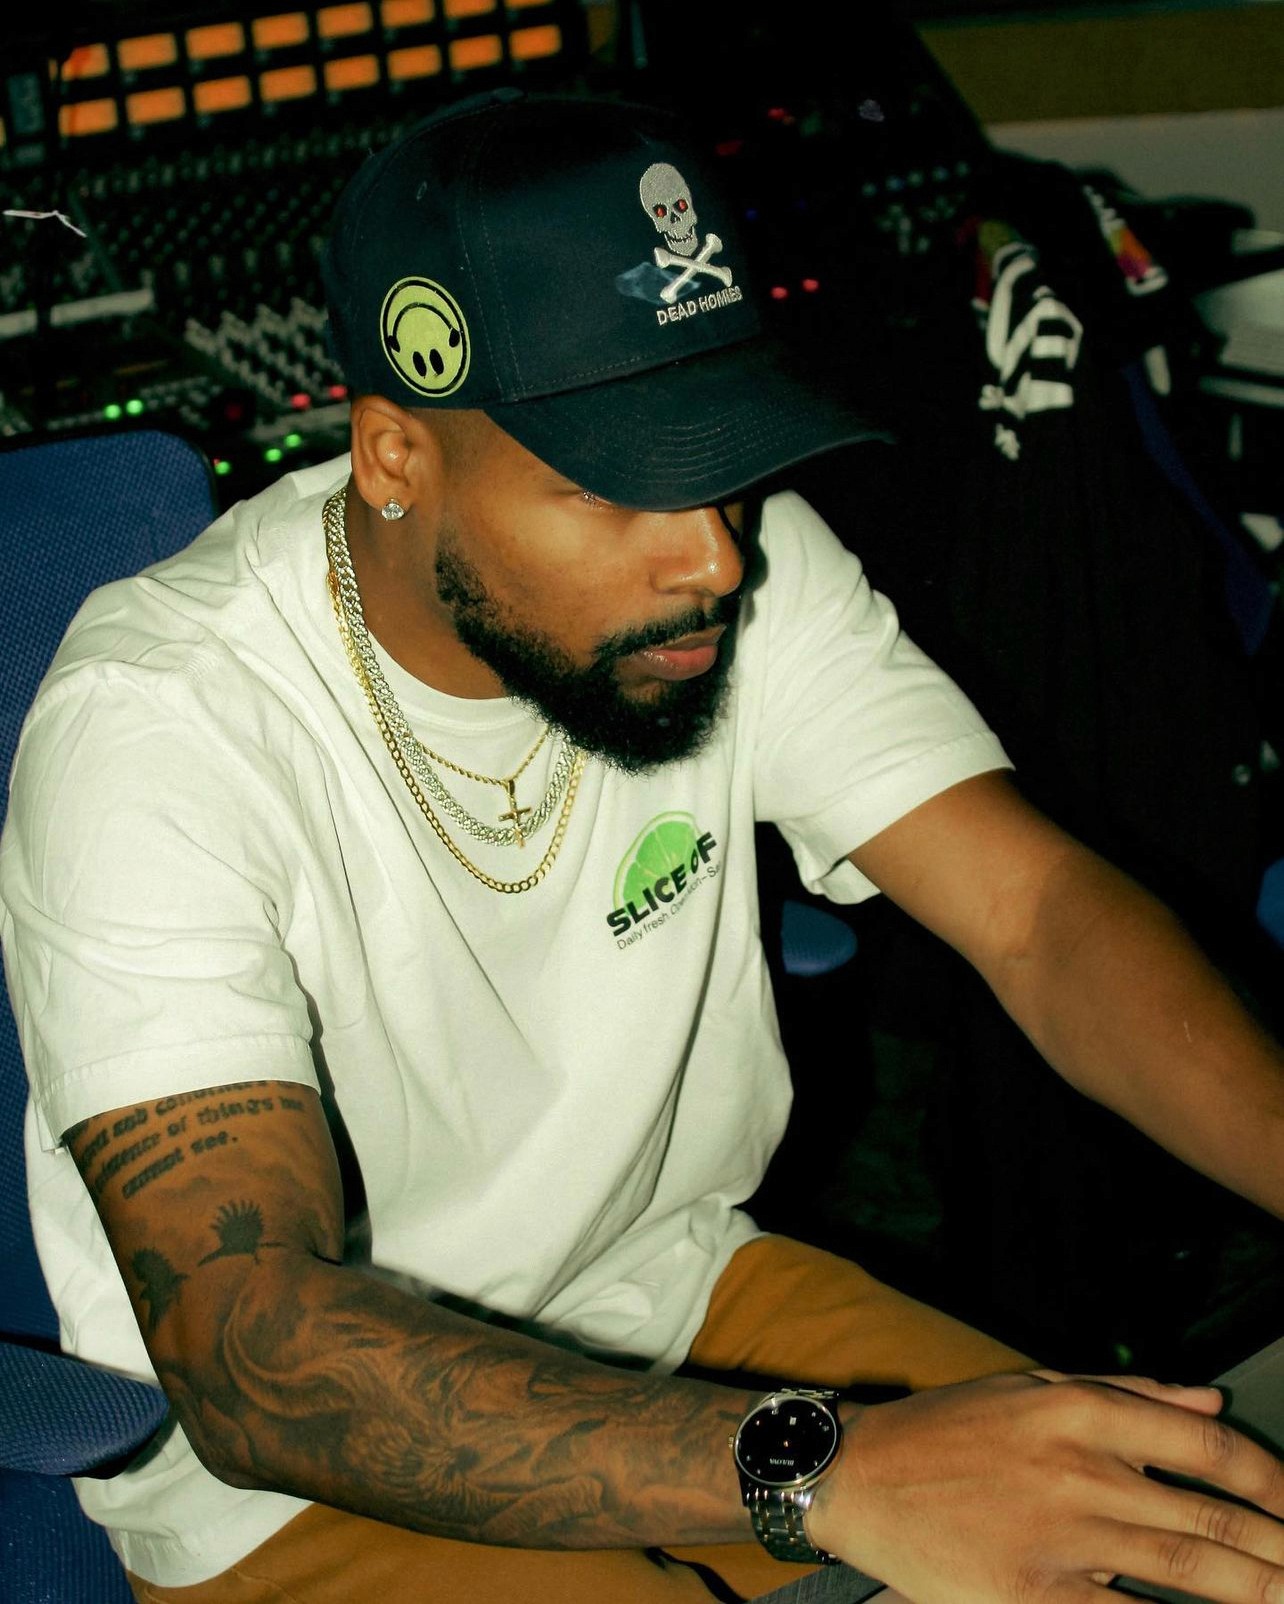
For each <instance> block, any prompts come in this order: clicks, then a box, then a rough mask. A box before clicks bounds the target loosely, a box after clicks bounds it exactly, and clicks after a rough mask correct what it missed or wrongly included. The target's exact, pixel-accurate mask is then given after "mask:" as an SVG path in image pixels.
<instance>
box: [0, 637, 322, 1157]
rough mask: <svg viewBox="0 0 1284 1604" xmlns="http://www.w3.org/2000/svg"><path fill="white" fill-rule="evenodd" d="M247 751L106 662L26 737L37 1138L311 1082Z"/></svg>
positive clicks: (284, 882) (21, 949)
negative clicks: (127, 1113)
mask: <svg viewBox="0 0 1284 1604" xmlns="http://www.w3.org/2000/svg"><path fill="white" fill-rule="evenodd" d="M255 767H256V766H255V764H254V755H253V753H252V752H240V753H238V752H235V751H231V750H228V749H226V748H225V747H222V746H220V744H219V742H218V740H217V739H216V738H214V737H212V736H211V735H210V734H209V733H208V727H207V728H206V732H205V733H202V730H201V726H200V724H199V722H198V720H197V719H196V718H195V717H193V716H191V710H190V709H185V708H184V707H183V705H182V696H181V687H178V689H177V692H176V687H175V684H174V677H173V676H163V675H160V674H157V673H151V674H149V673H148V672H147V671H146V670H145V669H142V668H139V667H129V668H126V667H124V666H121V665H111V666H108V667H106V668H103V667H101V666H100V667H98V668H96V669H95V670H93V671H92V673H89V672H86V673H84V674H81V675H76V676H73V677H72V679H71V680H70V681H64V682H62V683H60V684H58V685H56V686H55V687H54V689H53V690H52V691H50V692H47V693H46V694H45V696H43V697H42V699H41V701H40V702H39V703H38V704H37V709H36V711H35V713H33V715H32V717H31V718H30V719H29V721H28V724H27V727H26V729H25V731H24V734H23V737H22V740H21V743H20V746H19V753H18V759H17V762H16V764H15V769H14V776H13V782H12V788H11V797H10V806H9V814H8V818H7V821H6V825H5V833H4V839H3V843H2V845H0V897H2V899H3V903H4V912H3V939H4V958H5V971H6V978H7V981H8V984H9V991H10V997H11V999H12V1001H13V1005H14V1016H15V1019H16V1021H17V1024H18V1031H19V1036H20V1039H21V1044H22V1050H23V1056H24V1058H25V1060H26V1064H27V1070H28V1074H29V1076H30V1079H31V1086H32V1097H33V1102H34V1105H35V1111H36V1118H37V1124H38V1129H39V1133H40V1139H41V1142H42V1144H43V1145H44V1146H45V1147H46V1148H53V1147H56V1146H57V1145H58V1144H59V1142H60V1140H61V1136H62V1133H63V1132H64V1131H66V1130H67V1128H68V1127H69V1126H71V1125H73V1124H74V1123H76V1122H77V1121H78V1120H81V1119H85V1118H88V1117H89V1116H90V1115H92V1114H95V1113H101V1112H102V1111H103V1110H105V1109H109V1108H117V1107H122V1106H124V1105H126V1104H128V1103H132V1102H135V1101H143V1100H145V1099H148V1098H152V1097H161V1096H165V1095H168V1094H171V1093H177V1092H182V1091H194V1090H197V1089H199V1088H201V1087H204V1086H212V1085H221V1084H227V1083H230V1082H234V1081H244V1080H260V1079H274V1080H289V1081H298V1082H302V1083H304V1084H310V1085H313V1086H315V1085H316V1084H317V1078H316V1072H315V1068H314V1066H313V1062H312V1056H311V1050H310V1045H309V1043H310V1025H309V1019H308V1009H307V1002H306V998H305V997H304V995H303V993H302V992H301V990H300V988H299V986H298V984H297V982H296V980H295V976H294V972H293V967H292V965H291V962H290V959H289V956H288V954H287V953H286V952H285V951H284V949H283V945H282V942H281V940H280V937H279V930H280V928H281V909H280V902H281V899H282V897H283V896H284V895H285V894H286V893H287V891H288V876H287V875H286V874H285V873H284V871H283V867H282V865H281V864H280V863H279V862H274V861H273V860H272V858H271V857H270V856H269V849H268V848H267V847H266V846H265V845H260V840H261V838H265V837H266V834H267V832H266V831H264V829H263V824H264V822H265V821H264V819H263V811H264V808H265V807H266V805H267V804H266V803H265V802H264V801H262V800H260V793H261V792H262V789H263V787H262V781H261V776H259V775H257V774H256V772H255Z"/></svg>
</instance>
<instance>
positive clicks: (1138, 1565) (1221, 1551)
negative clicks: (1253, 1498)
mask: <svg viewBox="0 0 1284 1604" xmlns="http://www.w3.org/2000/svg"><path fill="white" fill-rule="evenodd" d="M1116 1537H1117V1544H1118V1552H1119V1553H1120V1554H1121V1555H1123V1556H1125V1559H1124V1564H1123V1567H1122V1574H1125V1575H1127V1576H1130V1577H1134V1578H1135V1579H1136V1580H1137V1581H1139V1582H1141V1583H1142V1584H1143V1585H1144V1584H1146V1583H1150V1584H1152V1585H1154V1586H1156V1587H1175V1588H1179V1589H1180V1590H1181V1591H1182V1592H1183V1593H1193V1594H1196V1595H1197V1596H1198V1597H1200V1598H1208V1599H1216V1600H1217V1601H1218V1604H1284V1569H1282V1568H1281V1567H1280V1566H1278V1565H1270V1564H1268V1563H1267V1562H1266V1561H1264V1560H1261V1559H1257V1558H1255V1557H1254V1556H1253V1555H1251V1554H1245V1553H1242V1552H1240V1550H1238V1549H1235V1548H1226V1547H1224V1546H1223V1545H1222V1544H1221V1543H1213V1542H1209V1541H1208V1539H1207V1538H1204V1537H1196V1536H1193V1535H1192V1534H1190V1533H1187V1532H1174V1531H1160V1530H1155V1529H1147V1528H1145V1527H1141V1526H1125V1527H1121V1528H1119V1529H1118V1531H1117V1534H1116Z"/></svg>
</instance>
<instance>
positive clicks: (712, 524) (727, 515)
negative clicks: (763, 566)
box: [655, 507, 745, 596]
mask: <svg viewBox="0 0 1284 1604" xmlns="http://www.w3.org/2000/svg"><path fill="white" fill-rule="evenodd" d="M738 512H739V508H738V507H737V508H724V507H692V508H691V509H690V510H689V511H686V512H668V513H662V514H660V515H659V517H660V519H661V520H662V522H663V528H662V530H661V531H660V532H659V534H658V538H657V547H656V557H655V587H656V589H657V590H661V591H665V592H667V593H669V594H672V593H674V592H678V591H688V592H692V593H695V592H700V593H703V594H705V595H709V596H728V595H730V594H731V592H732V591H733V590H735V589H736V587H737V586H738V585H739V584H740V581H741V580H742V579H743V578H744V572H745V564H744V557H743V556H742V555H741V550H740V534H739V530H738V527H737V522H738V520H737V519H736V516H735V515H736V513H738Z"/></svg>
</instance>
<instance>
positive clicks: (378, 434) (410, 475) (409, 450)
mask: <svg viewBox="0 0 1284 1604" xmlns="http://www.w3.org/2000/svg"><path fill="white" fill-rule="evenodd" d="M442 470H443V461H442V452H441V446H440V443H439V441H438V439H437V436H436V433H435V432H434V431H433V430H432V429H431V428H429V427H428V425H427V424H426V423H425V422H424V421H423V420H422V419H421V418H419V417H418V416H416V414H415V413H413V412H410V411H407V409H406V408H405V407H400V406H398V405H397V403H396V402H395V401H389V400H388V399H387V397H386V396H381V395H359V396H358V397H357V398H356V400H355V401H353V403H352V479H353V483H354V484H355V485H356V488H357V493H358V495H360V497H361V499H362V501H364V502H365V503H366V505H367V506H368V507H371V508H373V509H374V510H375V511H376V512H377V511H379V510H380V509H381V508H382V507H384V506H386V505H387V503H388V502H389V501H395V502H397V503H398V504H399V505H400V506H401V507H403V508H404V509H405V510H406V511H407V512H410V511H411V510H412V509H417V510H418V512H419V514H420V516H421V518H422V517H423V515H424V514H425V513H427V512H429V511H430V505H429V504H430V503H435V501H436V498H437V496H438V494H439V493H440V486H441V482H442Z"/></svg>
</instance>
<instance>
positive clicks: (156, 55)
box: [0, 0, 584, 502]
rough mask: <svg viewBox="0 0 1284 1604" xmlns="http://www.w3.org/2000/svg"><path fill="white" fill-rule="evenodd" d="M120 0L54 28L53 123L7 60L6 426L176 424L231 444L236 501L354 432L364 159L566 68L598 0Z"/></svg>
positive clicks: (227, 482) (0, 405) (220, 462)
mask: <svg viewBox="0 0 1284 1604" xmlns="http://www.w3.org/2000/svg"><path fill="white" fill-rule="evenodd" d="M110 9H111V10H112V12H113V13H114V14H115V16H116V17H117V20H118V23H119V26H118V27H117V28H116V30H115V36H113V37H109V38H108V39H107V40H106V41H105V42H101V41H100V40H98V39H93V40H90V39H83V40H77V42H75V43H74V44H72V45H68V44H67V43H66V42H60V43H59V45H58V47H57V49H56V50H55V49H54V48H53V46H52V44H49V45H47V46H46V47H45V48H46V51H47V53H48V54H49V55H50V57H51V59H53V58H55V57H56V59H57V60H59V61H60V62H61V73H60V75H59V77H58V79H57V81H56V82H55V84H54V86H53V90H54V92H53V95H52V97H51V98H52V104H50V105H49V106H48V107H46V108H45V116H44V126H43V129H42V127H41V123H40V117H39V115H38V114H37V112H36V111H34V110H32V107H31V104H30V96H29V94H28V100H27V103H26V111H27V112H28V113H29V115H27V117H26V119H25V123H24V102H23V96H22V91H24V89H25V90H28V91H29V89H30V84H31V82H32V81H38V76H39V75H38V73H35V74H27V75H26V79H25V80H24V79H23V76H22V74H20V73H18V72H11V71H10V70H9V66H8V59H6V61H5V67H4V69H3V71H0V79H2V78H3V77H4V74H5V73H8V78H7V81H6V89H7V95H6V99H5V102H4V103H3V109H4V110H5V111H7V114H8V121H7V126H6V123H5V122H4V121H0V184H2V186H3V187H2V189H0V193H3V195H4V197H5V198H4V203H3V204H4V211H5V214H6V215H5V217H4V219H3V232H0V436H19V435H24V434H28V433H33V432H61V431H66V430H69V429H82V428H85V427H93V426H95V425H99V426H101V425H104V424H106V425H108V426H114V427H120V426H127V425H128V424H129V422H130V421H131V420H134V419H137V420H138V421H139V422H140V423H148V424H151V425H153V426H155V425H160V426H161V427H169V428H173V429H176V430H178V431H179V432H182V433H184V434H186V435H188V436H189V437H190V438H192V439H193V440H195V441H196V442H197V443H198V444H200V445H201V446H202V447H203V449H205V450H206V451H207V452H208V453H209V454H210V455H211V456H212V458H213V459H214V462H215V468H216V472H217V473H218V474H219V476H220V480H221V483H220V486H219V489H220V495H221V498H222V499H223V500H224V501H225V502H227V501H230V500H233V499H235V498H236V497H238V496H241V495H246V494H250V493H252V492H253V491H254V490H257V489H259V488H261V486H262V485H263V484H265V483H267V482H268V481H269V480H271V479H273V478H275V477H276V476H277V475H278V474H279V473H280V472H281V471H282V470H283V468H285V467H289V466H296V465H301V464H302V463H304V462H309V461H318V460H321V459H322V458H324V457H327V456H331V455H333V454H334V453H336V452H338V451H341V450H343V449H344V448H345V446H346V443H347V417H348V408H347V402H346V390H345V389H344V387H343V383H342V375H341V374H340V372H339V370H338V368H337V366H336V365H335V363H334V361H333V360H332V358H331V357H330V356H329V354H328V352H327V349H326V345H325V339H324V325H325V314H324V311H323V309H322V292H321V282H320V269H319V256H320V248H321V242H322V239H323V236H324V234H325V231H326V228H327V226H328V224H329V220H330V215H331V212H332V211H333V207H334V203H335V200H336V199H337V197H338V195H339V193H340V191H341V190H342V188H343V186H344V185H345V184H346V182H347V181H348V179H349V177H350V176H351V174H352V173H353V172H354V171H355V170H356V168H357V167H358V166H359V165H360V164H361V162H362V161H363V160H364V158H365V156H366V155H367V154H368V153H369V152H370V151H372V150H377V149H379V148H380V147H381V146H382V145H384V144H385V143H386V142H387V141H388V140H389V139H391V138H393V137H395V136H396V134H397V133H398V132H399V131H400V130H401V129H402V128H404V127H406V126H407V125H409V124H410V123H412V122H414V121H415V120H417V119H418V118H419V117H421V116H423V115H424V114H425V113H426V112H427V111H429V110H431V109H432V108H433V107H434V106H436V105H438V104H440V103H441V102H442V101H443V100H445V99H446V98H448V97H451V96H456V95H459V94H465V93H469V92H471V91H472V90H474V89H476V88H480V87H485V86H487V85H489V84H491V83H494V82H496V81H499V80H501V79H502V80H503V81H514V80H521V81H524V82H530V83H532V85H534V86H545V85H552V86H557V85H564V84H565V83H566V82H567V81H569V79H570V78H571V76H572V75H573V74H574V72H575V71H576V70H577V69H578V68H579V67H580V66H581V65H582V62H583V56H584V51H583V42H584V34H583V28H582V22H583V15H582V13H581V11H580V8H579V5H578V3H577V0H516V3H515V0H507V4H501V3H500V0H441V3H440V4H439V3H438V0H381V3H379V4H373V3H371V4H362V3H359V4H355V5H353V4H345V5H328V6H327V5H323V6H320V7H316V8H313V9H311V10H308V11H299V12H290V13H282V14H278V15H271V16H257V15H255V14H254V13H252V12H248V11H247V12H244V13H243V14H240V15H238V16H237V17H236V18H235V20H233V19H232V18H231V17H229V14H228V13H227V12H223V13H220V15H219V17H218V18H217V19H215V18H213V17H210V16H208V15H205V14H197V13H192V12H190V11H188V12H183V13H179V12H175V11H173V10H172V8H171V9H170V10H158V9H157V8H156V7H154V6H153V7H150V8H146V9H147V10H148V16H147V21H146V28H147V30H148V31H145V32H144V31H142V24H140V18H139V11H138V8H131V11H130V13H129V14H128V16H127V17H126V16H125V14H124V12H123V11H121V10H120V9H119V8H116V7H111V8H110ZM260 9H262V10H270V7H262V8H260ZM162 23H164V24H165V26H164V27H162V26H161V24H162ZM100 25H101V24H100ZM82 32H83V30H82ZM37 53H39V52H37ZM24 126H25V128H26V132H27V135H28V137H27V139H26V141H25V143H24V142H23V141H21V140H20V139H19V137H18V136H19V135H20V134H21V133H22V132H23V129H24ZM55 130H56V132H55Z"/></svg>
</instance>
